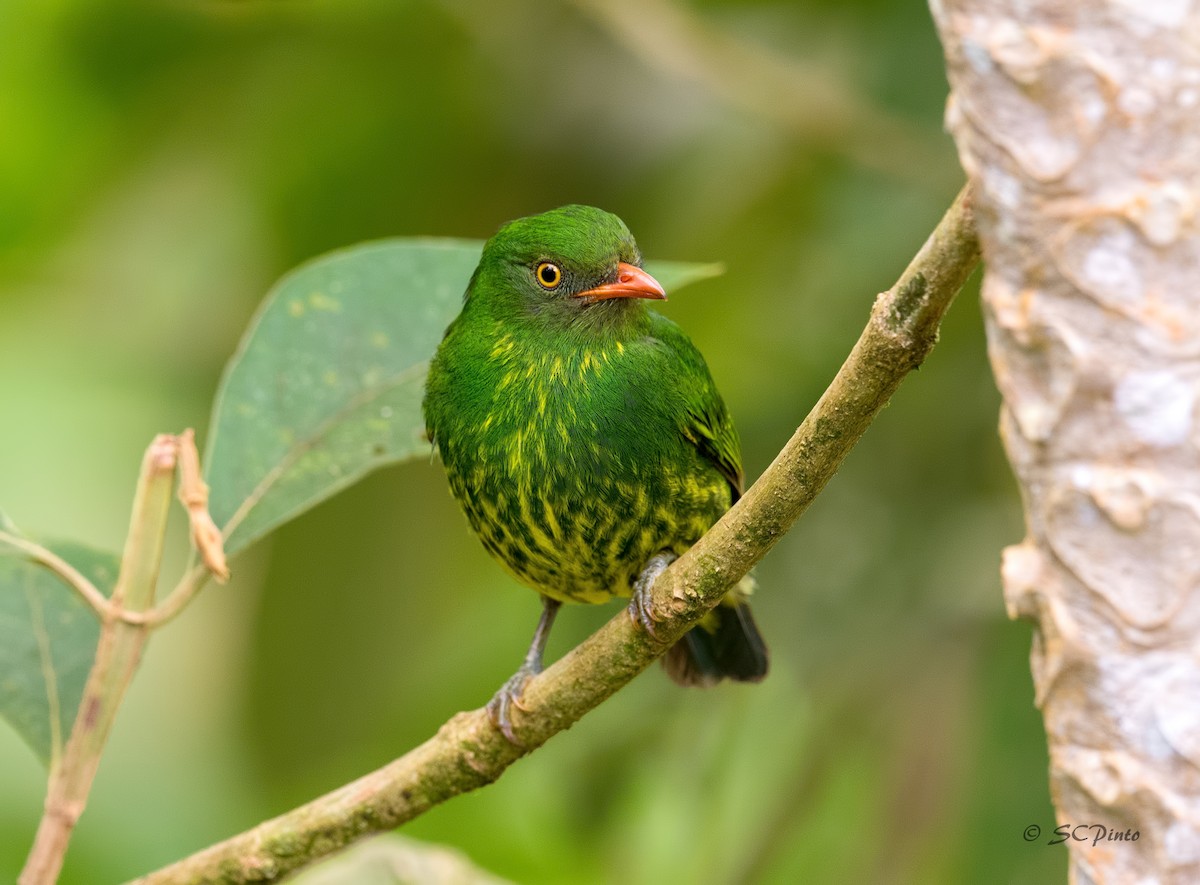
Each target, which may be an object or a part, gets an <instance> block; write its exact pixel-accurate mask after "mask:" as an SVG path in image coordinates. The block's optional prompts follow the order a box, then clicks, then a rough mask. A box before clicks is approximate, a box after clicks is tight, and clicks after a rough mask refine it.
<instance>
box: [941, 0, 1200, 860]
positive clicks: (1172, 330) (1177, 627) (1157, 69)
mask: <svg viewBox="0 0 1200 885" xmlns="http://www.w3.org/2000/svg"><path fill="white" fill-rule="evenodd" d="M931 6H932V9H933V13H934V17H935V19H936V21H937V25H938V28H939V30H940V32H941V37H942V43H943V45H944V46H945V50H946V58H947V67H948V71H949V77H950V82H951V86H952V95H951V99H950V104H949V107H948V110H947V121H948V126H949V128H950V131H951V133H952V134H953V136H954V138H955V141H956V143H957V145H958V149H959V153H960V156H961V158H962V162H963V165H964V167H965V168H966V170H967V173H968V175H969V176H970V177H971V179H972V181H973V183H974V185H975V193H976V199H977V212H978V225H979V234H980V240H981V243H982V247H983V255H984V260H985V263H986V266H987V275H986V278H985V281H984V292H983V299H984V309H985V314H986V318H987V327H988V346H989V352H990V356H991V360H992V366H993V369H994V371H995V375H996V381H997V384H998V385H999V387H1000V390H1001V392H1002V394H1003V396H1004V406H1003V411H1002V414H1001V422H1000V423H1001V432H1002V435H1003V437H1004V443H1005V446H1006V448H1007V451H1008V456H1009V459H1010V460H1011V462H1012V465H1013V469H1014V471H1015V473H1016V476H1017V479H1018V481H1019V483H1020V486H1021V491H1022V494H1023V496H1024V502H1025V517H1026V526H1027V535H1026V538H1025V540H1024V541H1023V542H1022V543H1021V544H1019V545H1017V546H1014V547H1010V548H1009V549H1008V550H1006V551H1005V553H1004V559H1003V567H1002V572H1003V580H1004V593H1005V599H1006V602H1007V605H1008V611H1009V614H1010V615H1011V616H1013V617H1024V618H1029V619H1031V620H1032V621H1033V622H1034V624H1035V633H1034V645H1033V652H1032V668H1033V677H1034V685H1035V689H1036V703H1037V704H1038V706H1039V707H1040V708H1041V710H1042V713H1043V716H1044V718H1045V725H1046V734H1047V737H1048V741H1049V748H1050V785H1051V792H1052V796H1053V799H1054V804H1055V806H1056V808H1057V811H1058V821H1057V833H1058V834H1059V835H1063V834H1065V835H1066V840H1067V841H1066V844H1067V845H1068V846H1069V849H1070V870H1071V880H1072V881H1073V882H1076V883H1091V882H1200V594H1198V593H1196V592H1195V590H1196V588H1197V586H1198V584H1200V429H1198V427H1197V408H1196V399H1197V391H1198V386H1200V309H1198V308H1200V238H1198V236H1197V225H1196V208H1197V205H1198V202H1200V4H1196V3H1194V2H1193V0H1088V2H1068V0H1057V2H1056V0H931ZM1079 825H1091V826H1090V827H1088V828H1087V829H1077V827H1079ZM1059 835H1055V834H1054V833H1043V834H1042V835H1041V836H1040V838H1037V839H1036V841H1038V842H1042V843H1045V842H1047V841H1050V840H1056V839H1058V838H1059Z"/></svg>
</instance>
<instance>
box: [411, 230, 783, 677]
mask: <svg viewBox="0 0 1200 885" xmlns="http://www.w3.org/2000/svg"><path fill="white" fill-rule="evenodd" d="M547 264H549V265H550V266H552V267H553V268H555V269H557V281H556V284H555V285H554V286H548V285H547V279H545V278H549V277H552V276H554V271H550V270H546V269H545V267H546V265H547ZM640 266H641V257H640V255H639V253H638V250H637V246H636V244H635V243H634V240H633V237H632V236H631V235H630V233H629V231H628V230H627V229H626V227H625V225H624V224H623V223H622V222H621V220H620V219H618V218H617V217H616V216H614V215H611V214H609V213H607V212H603V211H601V210H599V209H593V208H590V207H586V206H566V207H563V208H561V209H556V210H554V211H551V212H546V213H544V214H542V215H538V216H534V217H531V218H523V219H518V220H517V221H514V222H511V223H509V224H507V225H505V226H504V227H502V228H501V229H500V231H499V232H498V233H497V234H496V235H495V236H494V237H492V239H491V240H489V241H488V243H487V244H486V246H485V247H484V251H483V256H482V258H481V260H480V263H479V267H478V268H477V269H476V271H475V274H474V276H473V277H472V279H471V282H470V285H469V287H468V289H467V293H466V298H465V300H464V304H463V309H462V313H461V314H460V315H459V316H458V318H457V319H456V320H455V321H454V322H453V323H452V324H451V325H450V327H449V328H448V329H447V331H446V335H445V338H444V339H443V341H442V344H441V346H440V347H439V348H438V352H437V355H436V356H435V357H434V360H433V363H432V364H431V366H430V370H429V380H428V387H427V392H426V396H425V420H426V424H427V427H428V432H429V436H430V438H431V439H432V440H433V441H434V443H435V444H436V445H437V448H438V451H439V453H440V455H441V458H442V461H443V463H444V464H445V467H446V474H447V476H448V478H449V480H450V485H451V488H452V490H453V492H454V494H455V497H457V499H458V500H459V502H460V503H461V504H462V506H463V508H464V510H465V511H466V513H467V517H468V519H469V520H470V522H471V525H472V527H473V528H474V529H475V531H476V532H477V533H478V534H479V537H480V538H481V540H482V541H483V544H484V546H485V547H486V548H487V549H488V550H489V551H490V552H491V553H492V554H493V555H494V556H495V557H496V558H497V559H498V560H499V561H500V562H501V563H502V564H503V565H504V566H505V567H506V568H507V569H508V570H509V571H510V572H511V573H512V574H513V575H515V576H516V577H517V578H518V579H519V580H521V581H523V582H524V583H526V584H528V585H529V586H531V587H533V588H534V589H535V590H537V591H538V592H539V593H541V594H543V596H545V597H548V598H550V599H554V600H558V601H564V602H588V603H596V602H604V601H606V600H608V599H610V598H611V597H613V596H629V595H630V594H631V593H632V592H633V588H634V582H635V580H636V579H637V577H638V575H639V574H640V573H641V572H642V570H643V568H644V567H645V566H646V564H647V561H648V560H649V559H650V558H651V557H652V556H654V555H655V554H657V553H659V552H662V551H668V552H670V553H673V554H676V555H677V554H680V553H682V552H683V551H684V550H686V549H687V548H688V547H689V546H691V545H692V544H693V543H694V542H695V541H696V540H697V539H699V538H700V536H701V535H703V534H704V532H705V531H706V530H707V529H708V528H709V526H711V525H712V524H713V523H714V522H715V521H716V520H717V519H718V518H720V516H721V514H722V513H724V512H725V510H727V509H728V508H729V506H730V504H731V503H732V501H734V500H736V497H737V495H738V494H740V491H741V483H742V472H741V464H740V453H739V446H738V440H737V434H736V432H735V430H734V427H733V424H732V422H731V420H730V418H729V414H728V412H727V411H726V408H725V404H724V403H723V402H722V400H721V397H720V394H719V393H718V392H717V390H716V387H715V385H714V384H713V381H712V377H711V376H710V374H709V372H708V368H707V366H706V365H705V363H704V359H703V357H701V355H700V353H699V352H698V351H697V350H696V348H695V347H694V346H693V344H692V343H691V341H690V340H689V339H688V338H687V336H686V335H685V334H684V333H683V332H682V331H681V330H680V329H679V328H678V326H676V325H675V324H674V323H673V322H671V321H670V320H668V319H667V318H665V317H663V316H662V315H660V314H658V313H656V312H654V311H651V310H648V309H646V306H645V303H644V301H643V299H644V298H647V297H662V296H661V294H658V295H655V294H648V293H642V290H638V291H639V293H641V294H635V295H634V297H629V296H628V295H623V296H620V297H614V296H612V295H610V294H589V293H597V292H600V293H608V292H609V290H611V289H612V287H613V286H614V285H616V284H618V277H619V276H620V278H621V280H622V281H623V280H625V279H626V275H628V274H638V273H640V272H639V271H636V270H633V269H636V268H640ZM627 272H628V273H627ZM539 274H541V275H543V277H544V278H543V279H541V280H539ZM643 277H644V279H645V280H649V283H642V282H640V280H641V279H642V278H643ZM630 279H633V277H630ZM637 280H638V281H639V282H637V285H643V286H651V285H654V282H653V280H651V279H650V278H649V277H648V276H645V275H644V274H641V276H640V277H638V278H637ZM606 284H607V285H608V289H603V290H598V289H597V287H602V286H605V285H606ZM630 285H633V284H630ZM657 291H658V292H661V290H657ZM600 299H603V300H600ZM728 604H729V605H730V606H731V607H732V606H740V610H737V611H735V610H734V608H730V609H729V610H728V611H726V612H724V613H720V612H721V609H718V612H719V613H718V614H717V615H715V616H710V618H709V619H708V622H707V623H706V625H705V626H706V627H707V630H706V631H705V634H703V635H698V636H695V637H692V639H691V640H690V643H689V642H685V643H681V645H680V646H679V647H678V651H677V652H676V653H675V654H674V655H673V656H671V657H673V658H674V659H675V663H674V665H671V664H670V663H669V664H668V669H669V670H670V671H671V672H672V675H674V676H675V677H676V678H677V679H679V680H680V681H684V682H711V681H714V680H715V679H717V678H720V677H721V676H725V675H729V676H733V677H735V678H742V679H757V678H760V677H761V676H762V675H763V674H764V673H765V670H766V654H765V649H764V648H763V646H762V641H761V639H760V638H759V637H758V634H757V631H756V630H755V629H754V626H753V622H752V621H750V620H749V612H748V610H747V609H745V607H744V602H743V601H742V594H741V591H738V592H737V593H735V594H734V595H731V596H730V598H729V600H728ZM697 629H700V630H704V629H705V627H700V628H697ZM694 632H695V630H693V633H694ZM722 632H724V633H726V634H728V635H725V636H722ZM730 636H732V637H733V638H732V640H731V639H730ZM706 637H710V638H712V640H713V641H710V640H708V639H706ZM739 639H740V640H741V642H740V644H739V641H738V640H739ZM697 642H700V643H701V645H697V644H696V643H697ZM731 642H732V646H733V647H732V649H731V650H730V649H726V648H724V646H728V645H730V644H731ZM742 646H747V647H746V648H743V647H742ZM705 658H707V660H704V659H705ZM731 660H732V661H734V662H733V663H730V661H731Z"/></svg>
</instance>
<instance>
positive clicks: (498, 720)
mask: <svg viewBox="0 0 1200 885" xmlns="http://www.w3.org/2000/svg"><path fill="white" fill-rule="evenodd" d="M561 605H562V603H561V602H559V601H558V600H557V599H551V598H550V597H549V596H543V597H542V616H541V618H539V619H538V625H537V629H536V630H534V631H533V642H531V643H530V644H529V651H527V652H526V653H525V661H524V663H522V664H521V666H520V667H519V668H518V669H517V672H516V673H514V674H513V675H512V676H510V677H509V678H508V681H507V682H505V683H504V685H502V686H500V690H499V691H498V692H496V694H495V696H493V697H492V699H491V700H490V701H488V705H487V711H488V715H489V716H490V717H491V718H492V722H494V723H495V724H496V727H497V728H499V729H500V731H501V733H502V734H503V735H504V736H505V737H506V738H508V742H509V743H510V744H514V745H516V746H518V747H519V746H520V745H521V742H520V741H518V740H517V738H516V736H515V735H514V734H513V730H512V717H511V716H510V715H509V714H510V713H511V711H512V708H513V707H516V708H518V709H520V710H524V709H525V708H524V707H523V706H521V692H522V690H523V689H524V688H525V683H526V682H528V681H529V678H530V677H531V676H536V675H537V674H538V673H541V672H542V668H543V667H544V666H545V665H544V663H543V660H542V659H543V657H544V655H545V653H546V639H547V637H549V635H550V627H551V625H553V624H554V616H555V615H556V614H558V609H559V606H561Z"/></svg>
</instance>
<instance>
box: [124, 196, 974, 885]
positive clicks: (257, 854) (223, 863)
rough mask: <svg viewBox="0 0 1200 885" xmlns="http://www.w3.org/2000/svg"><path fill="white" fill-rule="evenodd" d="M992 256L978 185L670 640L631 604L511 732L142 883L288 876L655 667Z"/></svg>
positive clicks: (452, 746)
mask: <svg viewBox="0 0 1200 885" xmlns="http://www.w3.org/2000/svg"><path fill="white" fill-rule="evenodd" d="M978 262H979V248H978V244H977V242H976V238H975V224H974V212H973V209H972V200H971V194H970V192H969V190H968V189H967V188H964V189H963V191H962V192H961V193H960V194H959V195H958V198H957V199H956V200H955V202H954V204H953V205H952V206H951V207H950V210H949V211H948V212H947V213H946V215H945V217H944V218H943V219H942V221H941V223H940V224H939V225H938V227H937V228H936V229H935V230H934V232H933V234H932V235H931V236H930V238H929V240H928V241H927V242H926V243H925V245H924V246H923V247H922V249H921V251H920V252H919V253H918V254H917V256H916V258H914V259H913V261H912V263H911V264H910V265H909V267H908V269H907V270H905V272H904V274H903V275H902V276H901V277H900V280H899V281H898V282H897V283H896V285H895V286H893V287H892V288H891V289H889V290H888V291H887V292H884V293H882V294H881V295H880V296H879V297H878V298H877V299H876V301H875V306H874V308H873V309H872V311H871V317H870V320H869V321H868V323H867V327H866V329H864V330H863V333H862V336H861V337H860V338H859V340H858V343H857V344H856V345H855V346H854V349H853V350H852V351H851V353H850V356H849V357H847V359H846V362H845V363H844V364H843V365H842V368H841V370H840V371H839V372H838V374H837V376H836V377H835V378H834V380H833V383H832V384H831V385H830V387H829V389H828V390H827V391H826V392H825V395H824V396H822V397H821V399H820V401H819V402H818V403H817V405H816V406H815V407H814V408H813V410H812V412H811V413H810V414H809V416H808V417H807V418H806V419H805V420H804V423H803V424H801V425H800V427H799V429H797V431H796V433H795V434H794V435H793V436H792V438H791V440H789V441H788V444H787V445H786V446H785V447H784V449H783V451H781V452H780V453H779V455H778V456H777V457H776V459H775V461H774V462H773V463H772V464H771V466H770V467H769V468H768V469H767V470H766V472H764V473H763V475H762V476H761V477H760V478H759V480H758V482H756V483H755V484H754V485H753V486H752V487H751V488H750V490H749V491H748V492H747V493H746V494H745V496H743V497H742V499H741V500H740V501H739V502H738V503H737V504H736V505H735V506H734V507H733V509H731V510H730V511H729V512H728V513H727V514H725V516H724V517H723V518H722V519H721V520H720V522H718V523H717V524H716V525H715V526H713V527H712V529H711V530H709V532H708V533H707V534H706V535H705V536H704V537H703V538H702V539H701V540H700V541H699V542H698V543H697V544H696V545H695V546H694V547H692V549H691V550H689V551H688V552H687V553H686V554H684V556H682V557H680V559H678V560H677V561H676V562H675V563H674V564H673V565H672V566H671V567H670V568H669V569H667V571H665V572H664V573H663V575H662V576H661V577H660V578H659V580H658V581H657V583H656V584H655V585H654V601H653V606H654V609H655V614H656V615H657V616H658V617H659V618H661V619H662V622H661V625H660V626H659V627H658V630H657V632H658V636H659V639H657V640H653V639H651V638H650V637H648V636H647V635H646V634H645V633H644V632H642V631H641V630H640V629H638V628H636V627H634V625H633V623H632V622H631V620H630V619H629V617H628V616H627V615H626V614H625V612H621V613H620V614H618V615H617V616H616V617H615V618H613V619H612V620H611V621H609V622H608V623H607V624H605V625H604V626H603V627H602V628H600V630H598V631H597V632H596V633H594V634H593V635H592V636H590V637H589V638H588V639H586V640H584V642H583V643H582V644H580V645H579V646H578V647H576V648H575V649H574V650H572V651H571V652H570V653H569V654H567V655H565V656H564V657H563V658H562V659H561V660H559V661H558V662H557V663H555V664H554V665H553V666H551V667H549V668H548V669H547V670H546V671H545V672H544V673H542V674H541V675H540V676H538V677H535V678H534V679H532V680H531V681H530V682H529V683H527V684H526V687H525V691H524V694H523V696H522V704H523V706H524V707H525V710H524V711H523V712H522V715H521V716H520V720H519V722H518V723H517V728H516V729H515V730H516V733H517V736H518V737H519V738H520V740H521V741H522V743H523V746H522V747H516V746H514V745H513V744H511V743H509V742H508V741H507V740H506V739H505V738H504V737H503V736H502V735H501V734H500V732H499V731H497V730H496V728H495V727H494V726H493V725H492V723H491V721H490V720H489V719H488V716H487V713H486V712H485V711H484V710H482V709H480V710H473V711H471V712H467V713H459V714H458V715H456V716H454V717H453V718H452V719H451V720H450V721H449V722H447V723H446V724H445V725H443V726H442V727H441V729H439V730H438V733H437V734H436V735H434V736H433V737H432V738H430V739H429V740H428V741H426V742H425V743H424V744H422V745H421V746H419V747H417V748H416V749H414V750H412V751H410V752H409V753H407V754H406V755H404V756H402V757H400V758H399V759H397V760H395V761H394V762H392V763H390V764H389V765H386V766H384V767H383V768H381V769H379V770H377V771H374V772H372V773H370V774H368V775H366V776H364V777H362V778H360V779H358V780H357V781H354V782H353V783H350V784H347V785H346V786H344V787H341V788H339V789H337V790H334V791H333V792H332V793H328V794H326V795H325V796H322V797H320V798H318V799H314V800H313V801H312V802H309V803H308V804H307V805H303V806H301V807H299V808H296V809H294V810H292V811H289V812H287V813H286V814H283V815H281V816H279V817H277V818H274V819H273V820H269V821H266V822H265V823H262V824H260V825H258V826H257V827H255V828H254V829H252V830H249V831H247V832H245V833H242V834H241V835H239V836H235V837H233V838H232V839H229V840H227V841H225V842H222V843H219V844H217V845H214V846H212V847H211V848H208V849H206V850H204V851H201V852H199V853H198V854H195V855H193V856H191V857H189V858H186V859H185V860H183V861H180V862H179V863H176V864H173V865H171V866H169V867H165V868H163V869H162V870H159V871H158V872H155V873H151V874H150V875H148V876H146V877H144V878H142V879H139V880H138V882H139V883H142V885H168V883H197V882H217V881H220V882H230V883H239V882H269V881H275V880H277V879H279V878H280V877H282V876H283V875H285V874H287V873H288V872H290V871H292V870H295V869H297V868H299V867H301V866H304V865H305V864H307V863H309V862H311V861H313V860H315V859H317V858H319V857H322V856H324V855H326V854H330V853H332V852H334V851H336V850H337V849H339V848H342V847H344V846H345V845H347V844H349V843H350V842H352V841H354V840H356V839H359V838H361V837H363V836H366V835H370V834H372V833H377V832H380V831H382V830H389V829H392V828H394V827H396V826H398V825H400V824H402V823H404V822H405V821H408V820H411V819H412V818H414V817H417V816H418V815H420V814H421V813H422V812H424V811H425V810H427V809H429V808H430V807H432V806H434V805H436V804H438V803H440V802H443V801H445V800H446V799H449V798H451V797H453V796H457V795H459V794H460V793H465V792H467V791H468V790H473V789H476V788H477V787H481V786H484V785H485V784H489V783H491V782H492V781H494V780H496V779H497V778H498V777H499V776H500V775H501V774H502V773H503V772H504V770H505V769H506V768H507V767H508V766H509V765H511V764H512V763H513V762H515V761H516V760H517V759H519V758H520V757H522V756H524V755H526V754H527V753H529V752H530V751H531V750H533V749H534V748H536V747H538V746H540V745H541V744H543V743H545V742H546V741H547V740H549V739H550V738H551V737H553V736H554V735H555V734H557V733H558V732H560V731H562V730H564V729H566V728H569V727H570V726H571V725H572V724H574V723H575V722H576V721H577V720H578V719H579V718H580V717H581V716H583V715H584V714H585V713H587V712H588V711H589V710H591V709H592V708H594V707H596V706H598V705H599V704H600V703H601V702H603V701H604V700H605V699H606V698H608V697H609V696H610V695H612V694H613V693H615V692H616V691H617V690H618V689H620V688H621V687H622V686H624V685H625V684H626V683H628V682H629V681H630V680H631V679H633V677H634V676H636V675H637V674H638V673H640V672H641V671H642V670H644V669H645V668H646V667H647V666H649V665H650V664H651V663H652V662H653V661H654V659H655V658H657V657H658V656H659V655H661V654H662V653H663V652H664V651H666V649H667V648H668V647H669V646H670V645H671V644H672V643H673V642H674V641H675V640H676V639H678V638H679V637H680V636H682V635H683V633H684V632H686V631H687V630H688V629H689V628H690V627H691V626H692V625H693V624H694V623H695V622H696V620H698V619H699V618H700V617H701V616H702V615H703V614H704V612H705V611H707V610H708V609H709V608H711V607H712V606H714V605H716V603H717V602H718V600H719V599H720V598H721V596H722V595H723V594H724V592H725V591H726V590H727V589H728V588H729V586H730V585H732V584H733V583H735V582H736V581H738V580H739V579H740V578H741V577H742V576H743V575H745V574H746V572H748V571H749V570H750V568H751V567H752V566H753V565H754V564H755V563H756V562H758V561H759V560H760V559H761V558H762V557H763V556H764V555H765V554H766V552H767V551H768V550H770V549H771V547H773V546H774V545H775V543H776V542H777V541H778V540H779V538H781V537H782V536H783V534H784V533H785V532H786V531H787V530H788V529H789V528H790V527H791V525H792V523H794V522H795V521H796V519H797V518H798V517H799V516H800V514H801V513H803V512H804V510H805V509H806V508H807V507H808V505H809V504H810V503H811V502H812V500H813V499H814V498H815V497H816V495H817V493H818V492H820V491H821V489H822V488H823V487H824V486H825V483H826V482H828V481H829V479H830V477H832V476H833V474H834V473H835V472H836V471H837V468H838V466H839V465H840V464H841V462H842V461H843V460H844V458H845V457H846V455H847V454H848V453H849V451H850V449H851V448H853V447H854V444H855V443H856V442H857V441H858V439H859V437H861V436H862V434H863V432H864V431H865V430H866V428H867V426H868V425H869V424H870V422H871V421H872V420H873V418H874V417H875V415H876V414H877V413H878V412H879V410H880V409H881V408H883V406H884V405H885V404H886V403H887V401H888V399H889V398H890V397H891V396H892V394H893V393H894V392H895V390H896V388H897V387H898V386H899V385H900V382H901V381H902V380H903V378H904V376H905V375H906V374H907V373H908V372H909V371H910V370H912V369H914V368H916V367H917V366H919V365H920V364H921V362H922V361H923V360H924V358H925V356H926V355H927V354H928V353H929V351H930V349H931V348H932V347H933V345H934V343H935V341H936V340H937V330H938V324H939V323H940V321H941V318H942V316H943V314H944V313H945V312H946V309H947V308H948V307H949V306H950V303H951V301H952V300H953V299H954V296H955V294H956V293H957V292H958V290H959V289H960V288H962V286H963V284H964V283H965V282H966V280H967V277H968V276H970V274H971V272H972V270H974V268H975V266H976V264H978Z"/></svg>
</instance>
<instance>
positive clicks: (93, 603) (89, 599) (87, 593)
mask: <svg viewBox="0 0 1200 885" xmlns="http://www.w3.org/2000/svg"><path fill="white" fill-rule="evenodd" d="M0 544H6V545H8V546H9V547H12V548H13V549H14V550H17V551H19V552H21V553H23V554H25V556H26V557H28V559H29V560H30V561H31V562H36V563H37V564H38V565H41V566H45V567H46V568H48V569H50V571H52V572H54V574H56V575H58V576H59V577H60V578H61V579H62V580H63V582H64V583H66V584H67V586H69V587H70V588H71V589H72V590H74V591H75V592H76V593H78V594H79V596H80V598H81V599H83V601H84V602H85V603H87V604H88V606H89V607H90V608H91V609H92V611H94V612H95V613H96V614H97V615H98V616H99V618H100V620H101V621H103V620H106V619H107V618H108V617H109V616H110V612H111V607H110V606H109V604H108V597H107V596H105V595H104V594H103V593H101V592H100V591H99V590H98V589H97V588H96V585H95V584H93V583H92V582H91V581H89V580H88V579H87V577H86V576H84V574H83V573H82V572H80V571H79V569H77V568H75V566H73V565H71V563H69V562H67V561H66V560H65V559H63V558H62V557H61V556H59V555H58V554H56V553H54V552H53V551H52V550H47V549H46V548H45V547H43V546H42V545H41V544H38V543H37V542H36V541H30V540H29V539H28V538H22V537H21V536H19V535H14V534H11V533H9V532H6V531H4V530H3V529H0Z"/></svg>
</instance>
